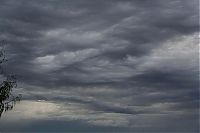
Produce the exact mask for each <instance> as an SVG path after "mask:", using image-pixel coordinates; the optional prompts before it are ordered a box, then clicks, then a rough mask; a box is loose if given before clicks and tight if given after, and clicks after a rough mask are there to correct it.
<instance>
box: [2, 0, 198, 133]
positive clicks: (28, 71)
mask: <svg viewBox="0 0 200 133" xmlns="http://www.w3.org/2000/svg"><path fill="white" fill-rule="evenodd" d="M198 7H199V4H198V0H0V40H5V41H6V42H7V45H6V47H5V49H6V56H7V58H8V59H9V61H8V63H7V65H6V66H5V67H6V71H7V72H8V73H13V74H16V75H17V78H18V88H16V89H15V90H14V91H16V93H22V94H23V100H25V102H24V105H22V104H23V102H22V103H21V105H19V106H25V105H27V106H28V105H30V104H28V103H27V102H28V101H34V100H45V102H44V103H37V104H41V106H45V105H42V104H48V105H49V104H50V105H51V104H52V105H51V106H48V107H49V110H51V111H50V112H46V114H44V116H43V115H42V116H40V115H38V114H35V117H34V116H33V117H34V120H35V121H36V122H35V121H34V122H32V126H33V127H34V126H35V127H36V128H39V127H40V126H41V127H49V128H50V127H51V128H52V126H51V125H56V124H57V125H60V127H59V128H58V129H56V130H67V129H66V128H67V127H68V126H67V127H66V125H70V126H71V127H75V128H76V129H78V128H80V129H82V128H83V127H84V126H86V127H84V129H87V130H90V129H91V130H94V127H95V128H96V130H97V131H107V130H108V131H110V130H116V129H117V130H122V131H139V130H141V131H150V130H151V131H197V130H198V100H199V92H198V89H199V86H198V82H199V79H198V76H199V74H198V72H199V70H198V69H199V66H198V65H199V64H198V62H199V59H198V52H199V51H198V37H199V36H198V34H199V33H198V32H199V31H198V30H199V28H198V27H199V21H198V20H199V16H198V12H199V11H198ZM26 100H27V102H26ZM46 102H48V103H46ZM37 104H36V105H35V106H36V108H37V107H38V106H40V105H37ZM31 106H32V104H31ZM54 106H55V107H54ZM58 106H59V108H57V107H58ZM45 107H46V106H45ZM27 110H28V109H26V111H27ZM30 111H31V110H30ZM21 113H22V114H23V111H22V112H21ZM29 113H30V112H29ZM29 113H27V114H29ZM27 114H26V117H28V115H27ZM39 114H40V113H39ZM29 115H30V114H29ZM31 115H33V114H31ZM38 116H40V117H38ZM7 117H9V116H7ZM13 117H14V116H13ZM28 118H32V117H28ZM10 119H11V118H10ZM13 119H14V118H13ZM81 122H82V124H81ZM30 123H31V122H30ZM38 123H42V124H38ZM83 124H84V126H83ZM13 126H14V125H13ZM26 128H27V129H26V130H30V131H32V130H33V129H32V128H31V126H30V127H26ZM51 128H50V129H51ZM50 129H49V130H50ZM54 129H55V128H54ZM68 129H69V128H68ZM1 130H2V129H1ZM13 130H15V128H14V127H13ZM81 131H83V130H81Z"/></svg>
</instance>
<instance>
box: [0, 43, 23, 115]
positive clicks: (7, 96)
mask: <svg viewBox="0 0 200 133" xmlns="http://www.w3.org/2000/svg"><path fill="white" fill-rule="evenodd" d="M4 46H5V42H4V41H2V42H1V46H0V48H1V49H0V70H1V74H0V75H1V77H3V78H4V79H3V80H2V82H1V83H0V117H1V115H2V113H3V112H6V111H8V110H12V109H13V107H14V105H15V104H16V102H17V101H20V100H21V95H18V96H14V95H13V94H12V89H13V88H15V87H16V86H17V81H16V77H15V76H14V75H8V74H6V73H5V72H4V70H3V67H2V65H3V64H4V63H5V62H7V59H6V57H5V50H4Z"/></svg>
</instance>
